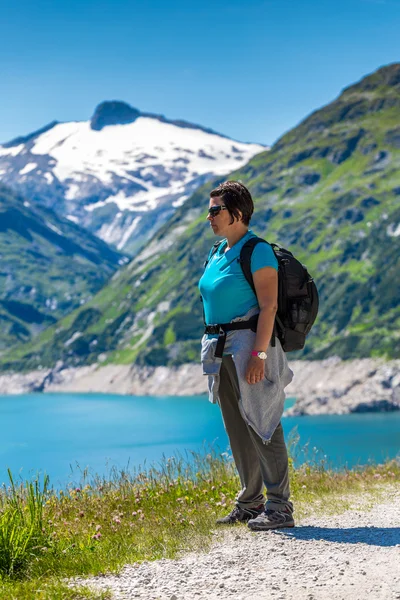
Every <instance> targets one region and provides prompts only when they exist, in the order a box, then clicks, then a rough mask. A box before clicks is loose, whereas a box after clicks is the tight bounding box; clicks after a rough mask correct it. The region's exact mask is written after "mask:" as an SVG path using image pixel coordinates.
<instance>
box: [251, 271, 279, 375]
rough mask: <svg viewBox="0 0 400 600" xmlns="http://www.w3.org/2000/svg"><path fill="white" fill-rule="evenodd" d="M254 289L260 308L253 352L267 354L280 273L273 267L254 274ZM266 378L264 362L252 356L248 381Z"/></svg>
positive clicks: (276, 306) (275, 309) (276, 307)
mask: <svg viewBox="0 0 400 600" xmlns="http://www.w3.org/2000/svg"><path fill="white" fill-rule="evenodd" d="M253 281H254V287H255V288H256V294H257V300H258V304H259V306H260V314H259V317H258V324H257V333H256V339H255V342H254V348H253V350H254V351H255V352H261V351H262V352H266V351H267V348H268V346H269V343H270V340H271V337H272V332H273V329H274V321H275V314H276V311H277V310H278V271H277V270H276V269H274V268H273V267H263V268H262V269H258V271H256V272H255V273H254V274H253ZM263 376H264V361H263V360H261V359H260V358H258V357H257V356H250V357H249V362H248V366H247V372H246V379H247V382H248V383H258V382H259V381H261V379H262V377H263Z"/></svg>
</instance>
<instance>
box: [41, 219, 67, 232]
mask: <svg viewBox="0 0 400 600" xmlns="http://www.w3.org/2000/svg"><path fill="white" fill-rule="evenodd" d="M45 225H46V227H48V228H49V229H51V230H52V231H54V232H55V233H58V235H63V232H62V231H61V230H60V229H58V227H56V226H55V225H53V224H52V223H50V222H49V221H45Z"/></svg>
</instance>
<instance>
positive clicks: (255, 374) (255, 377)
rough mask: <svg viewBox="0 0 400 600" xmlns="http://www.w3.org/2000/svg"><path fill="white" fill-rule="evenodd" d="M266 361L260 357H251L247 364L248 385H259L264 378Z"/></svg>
mask: <svg viewBox="0 0 400 600" xmlns="http://www.w3.org/2000/svg"><path fill="white" fill-rule="evenodd" d="M264 368H265V360H262V359H261V358H258V356H251V357H250V360H249V362H248V363H247V370H246V381H247V383H250V384H252V383H258V382H259V381H261V380H262V378H263V377H264Z"/></svg>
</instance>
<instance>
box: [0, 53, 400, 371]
mask: <svg viewBox="0 0 400 600" xmlns="http://www.w3.org/2000/svg"><path fill="white" fill-rule="evenodd" d="M399 120H400V64H394V65H390V66H388V67H384V68H382V69H379V70H378V71H377V72H376V73H373V74H372V75H370V76H368V77H366V78H364V79H363V80H362V81H360V82H359V83H357V84H355V85H353V86H351V87H349V88H347V89H346V90H345V91H344V92H343V93H342V94H341V95H340V96H339V97H338V98H337V99H336V100H335V101H334V102H332V103H331V104H329V105H327V106H325V107H323V108H321V109H320V110H317V111H316V112H314V113H313V114H311V115H310V116H309V117H307V118H306V119H305V120H304V121H303V122H302V123H300V125H298V126H297V127H295V128H294V129H293V130H291V131H289V132H288V133H287V134H285V135H284V136H282V138H280V139H279V140H278V141H277V142H276V143H275V144H274V146H273V147H272V148H271V150H270V151H267V152H262V153H261V154H259V155H257V156H255V157H254V158H253V159H252V160H251V161H250V162H249V163H248V164H247V165H245V166H244V167H243V168H241V169H240V170H238V171H236V172H234V173H231V174H230V175H229V178H232V179H240V180H241V181H242V182H243V183H244V184H245V185H247V186H248V187H249V189H250V191H251V193H252V195H253V198H254V201H255V205H256V210H255V214H254V216H253V219H252V229H253V230H254V231H255V232H256V233H257V234H258V235H261V236H264V237H265V238H266V239H268V240H269V241H271V242H277V243H279V244H281V245H282V246H284V247H286V248H288V249H290V250H292V251H293V252H294V253H295V255H296V256H298V258H299V259H300V260H301V261H302V262H303V263H305V264H306V265H307V267H308V269H309V271H310V273H311V274H312V276H313V277H314V278H315V280H316V282H317V285H318V289H319V293H320V312H319V317H318V319H317V321H316V323H315V325H314V327H313V329H312V332H311V334H310V336H309V338H308V339H307V343H306V347H305V349H304V351H302V352H298V353H292V354H291V355H290V357H291V358H293V359H295V358H303V357H305V358H311V359H321V358H325V357H328V356H331V355H333V354H336V355H338V356H340V357H342V358H343V359H350V358H355V357H359V358H362V357H368V356H382V357H386V358H396V357H399V356H400V334H399V331H400V304H399V302H398V298H399V296H400V287H399V277H398V273H399V270H400V229H399V227H400V207H399V198H400V128H399V125H398V123H399ZM220 181H221V178H218V179H215V180H213V181H211V182H209V183H207V184H206V185H204V186H203V187H201V188H199V189H198V190H197V191H196V192H195V193H194V194H193V195H192V196H191V197H190V198H189V199H188V200H187V201H186V202H185V204H184V205H183V206H181V207H179V208H178V209H177V210H176V212H175V213H174V215H173V216H172V217H171V218H170V220H169V221H168V222H167V223H166V224H165V225H163V227H162V228H161V229H160V230H159V231H158V232H157V234H156V235H155V236H154V237H153V238H152V239H151V241H150V242H149V244H148V245H147V248H146V249H145V250H144V251H142V252H140V253H139V254H138V256H137V257H136V258H135V259H133V260H132V261H131V262H130V263H129V264H128V265H126V266H125V267H124V268H122V269H120V270H119V271H118V272H117V273H116V274H115V276H114V277H113V278H112V280H111V281H110V282H109V284H107V285H106V286H105V287H104V288H103V289H102V290H101V291H100V292H99V293H98V294H96V295H95V296H94V297H93V298H91V299H89V300H88V301H87V302H86V304H85V305H84V306H82V307H80V308H78V309H77V310H75V311H74V312H73V313H72V317H71V316H70V315H69V316H68V318H67V319H64V320H61V321H59V322H57V323H56V324H54V325H50V326H49V327H48V329H47V330H46V332H45V333H44V334H40V335H39V336H38V337H37V338H36V339H35V340H34V342H33V343H26V344H24V345H19V346H15V347H14V348H11V349H10V351H9V352H8V353H7V355H4V356H3V357H2V358H1V359H0V370H3V371H4V370H16V371H24V370H25V371H26V370H31V369H35V368H37V367H38V366H39V365H42V366H43V367H53V366H54V365H55V364H56V362H57V361H62V363H63V364H64V365H66V366H67V365H71V366H76V365H84V364H90V363H93V362H97V361H98V360H100V361H101V362H104V361H107V362H115V363H119V362H123V363H126V362H129V361H132V362H137V363H140V364H147V365H170V366H173V365H179V364H181V363H184V362H190V361H193V360H198V359H199V350H200V339H201V335H202V330H203V323H202V307H201V303H200V301H199V293H198V288H197V284H198V281H199V279H200V277H201V274H202V270H203V262H204V260H205V258H206V256H207V255H208V252H209V249H210V247H211V245H212V243H213V241H214V238H213V235H212V233H211V232H210V229H209V226H208V223H207V221H206V207H207V205H208V196H209V192H210V190H211V189H212V188H213V187H214V186H215V185H216V184H218V183H219V182H220ZM88 311H96V312H91V313H90V314H92V315H93V318H92V319H91V320H90V322H89V321H87V319H86V317H87V314H88ZM94 315H95V316H94ZM0 318H1V315H0ZM86 321H87V322H86ZM21 335H22V334H21ZM132 340H134V343H132Z"/></svg>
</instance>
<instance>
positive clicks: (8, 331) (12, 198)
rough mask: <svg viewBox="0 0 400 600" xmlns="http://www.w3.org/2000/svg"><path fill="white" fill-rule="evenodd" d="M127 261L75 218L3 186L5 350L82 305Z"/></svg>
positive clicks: (0, 299) (0, 268)
mask: <svg viewBox="0 0 400 600" xmlns="http://www.w3.org/2000/svg"><path fill="white" fill-rule="evenodd" d="M123 260H124V258H123V257H122V255H121V254H119V253H118V252H116V251H115V250H113V249H111V248H110V247H108V246H107V244H105V243H104V242H102V241H101V240H99V239H97V238H96V237H94V236H93V235H91V234H88V233H87V232H86V231H85V230H83V229H81V228H80V227H78V226H77V225H75V224H74V223H72V222H71V221H68V220H67V219H63V218H60V217H58V216H57V215H56V214H55V213H53V211H51V210H49V209H46V208H41V207H39V206H31V205H30V203H29V202H28V201H27V200H24V199H23V198H22V197H20V196H18V195H16V194H15V193H14V192H12V191H11V190H10V189H8V188H6V187H4V186H1V185H0V324H1V326H0V352H2V353H3V354H5V349H7V352H8V348H9V346H10V345H11V344H15V342H18V341H26V340H30V339H31V338H32V337H34V336H35V335H36V334H38V333H39V332H41V331H42V330H43V329H45V328H46V327H48V326H49V325H51V324H52V323H54V322H55V321H57V320H58V319H60V318H62V317H63V316H64V315H66V314H67V313H69V312H71V310H73V309H74V308H76V307H78V306H80V305H81V303H82V302H85V301H86V300H87V299H88V298H89V297H90V296H92V295H93V294H95V293H96V292H97V291H98V290H99V289H100V288H101V287H102V286H103V285H104V283H105V282H106V280H107V279H108V278H109V277H110V276H111V275H112V274H113V272H114V271H115V270H116V269H117V268H118V266H119V265H120V264H121V262H122V261H123Z"/></svg>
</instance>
